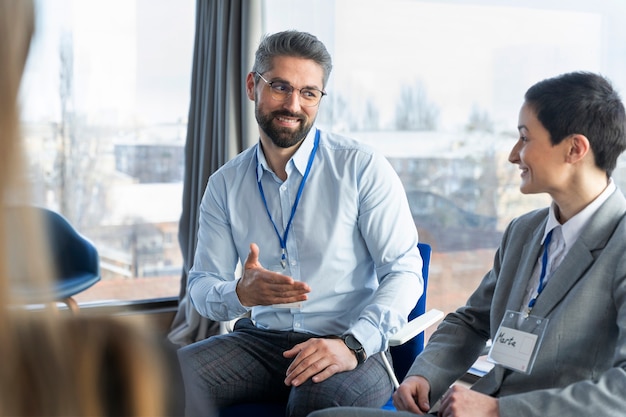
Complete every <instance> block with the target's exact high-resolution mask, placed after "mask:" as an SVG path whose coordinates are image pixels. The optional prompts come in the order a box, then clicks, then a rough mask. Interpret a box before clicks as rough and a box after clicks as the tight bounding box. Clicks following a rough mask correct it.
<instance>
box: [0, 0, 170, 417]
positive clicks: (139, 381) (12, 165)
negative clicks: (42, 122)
mask: <svg viewBox="0 0 626 417" xmlns="http://www.w3.org/2000/svg"><path fill="white" fill-rule="evenodd" d="M34 22H35V10H34V5H33V2H32V0H0V63H1V64H0V208H1V211H0V303H1V307H0V358H2V365H1V366H0V416H51V417H53V416H59V417H60V416H69V415H72V416H94V417H100V416H102V417H106V416H113V415H116V416H146V417H156V416H163V415H165V414H166V404H167V401H166V398H167V397H166V392H165V379H166V375H165V374H166V371H165V369H167V368H165V357H164V352H163V351H162V350H161V347H162V346H160V345H159V344H158V343H156V342H157V341H156V340H153V339H152V336H151V335H150V334H149V333H148V332H147V331H144V330H143V329H140V328H136V327H137V326H134V325H131V323H129V322H120V321H118V320H117V319H114V318H113V317H95V316H86V315H81V316H74V317H73V316H68V315H61V314H58V312H56V311H55V310H54V309H52V308H51V307H44V310H43V311H41V310H37V311H30V310H27V309H25V308H23V307H20V304H21V302H22V301H23V300H19V299H17V296H16V291H14V290H13V284H15V283H16V282H19V283H20V285H24V281H25V280H28V282H27V283H26V285H27V286H37V287H35V288H38V289H42V290H44V291H45V290H46V289H48V288H50V287H51V283H52V282H53V276H52V275H51V272H50V271H51V270H52V268H50V267H49V266H50V265H51V262H50V258H49V253H48V250H47V246H46V245H45V243H44V242H46V239H44V234H43V227H42V223H41V219H37V218H30V217H27V216H29V214H28V213H30V212H31V211H27V212H26V213H20V214H19V215H18V216H17V218H16V217H15V216H11V218H10V219H9V218H8V210H7V205H8V202H9V201H15V200H18V201H21V202H22V201H23V202H25V201H27V200H28V187H27V185H25V184H24V178H25V176H24V175H23V173H24V171H23V166H24V164H23V163H22V162H21V161H22V152H21V147H20V144H21V135H20V117H19V107H18V92H19V88H20V83H21V80H22V74H23V72H24V67H25V63H26V58H27V56H28V51H29V47H30V41H31V38H32V36H33V32H34ZM9 229H10V230H9ZM14 230H18V231H19V233H17V234H15V233H11V234H9V231H11V232H13V231H14ZM9 236H10V237H9ZM18 238H19V243H18V242H16V239H18ZM17 244H20V245H22V246H21V247H20V248H25V250H21V249H18V250H15V247H14V246H15V245H17ZM9 249H11V251H9ZM47 308H50V310H49V311H47V310H46V309H47ZM55 313H56V314H55Z"/></svg>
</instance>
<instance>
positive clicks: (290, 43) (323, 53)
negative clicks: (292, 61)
mask: <svg viewBox="0 0 626 417" xmlns="http://www.w3.org/2000/svg"><path fill="white" fill-rule="evenodd" d="M277 56H291V57H297V58H304V59H310V60H312V61H314V62H315V63H317V64H319V65H320V66H321V67H322V70H323V71H324V86H326V83H327V82H328V77H330V71H331V70H332V68H333V63H332V58H331V57H330V54H329V53H328V51H327V50H326V46H324V44H323V43H322V42H321V41H320V40H319V39H317V38H316V37H315V36H313V35H311V34H310V33H307V32H299V31H296V30H286V31H283V32H277V33H274V34H272V35H265V36H263V38H262V39H261V43H260V44H259V48H258V49H257V51H256V54H255V60H254V66H253V67H252V71H256V72H258V73H259V74H263V73H265V72H267V71H270V70H271V69H272V67H273V58H274V57H277Z"/></svg>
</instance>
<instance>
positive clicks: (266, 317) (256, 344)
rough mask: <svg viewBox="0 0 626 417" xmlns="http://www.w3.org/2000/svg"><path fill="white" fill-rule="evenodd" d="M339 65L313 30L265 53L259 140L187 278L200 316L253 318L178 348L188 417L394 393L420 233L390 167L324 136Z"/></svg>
mask: <svg viewBox="0 0 626 417" xmlns="http://www.w3.org/2000/svg"><path fill="white" fill-rule="evenodd" d="M331 68H332V63H331V57H330V54H329V53H328V51H327V50H326V47H325V46H324V44H323V43H322V42H321V41H319V40H318V39H317V38H316V37H315V36H313V35H311V34H309V33H305V32H299V31H285V32H279V33H275V34H272V35H268V36H265V37H264V38H263V39H262V41H261V43H260V45H259V47H258V49H257V51H256V59H255V63H254V66H253V68H252V71H251V72H250V73H248V75H247V78H246V80H245V82H246V89H247V94H248V98H249V99H250V100H253V101H254V104H255V115H256V119H257V122H258V125H259V140H258V143H257V144H256V145H254V146H252V147H250V148H249V149H247V150H245V151H243V152H242V153H241V154H239V155H238V156H237V157H235V158H234V159H232V160H231V161H229V162H228V163H226V164H225V165H224V166H222V167H221V168H220V169H219V170H218V171H217V172H215V173H214V174H213V175H212V176H211V177H210V179H209V182H208V185H207V188H206V191H205V193H204V196H203V199H202V203H201V206H200V219H199V223H200V229H199V233H198V245H197V249H196V253H195V259H194V265H193V267H192V269H191V271H190V272H189V280H188V281H189V282H188V294H189V296H190V299H191V301H192V302H193V305H194V307H195V308H196V309H197V310H198V312H199V313H200V314H201V315H203V316H206V317H208V318H210V319H212V320H216V321H229V320H233V319H235V318H237V317H240V316H242V315H245V314H250V315H251V317H250V318H242V319H240V320H239V321H237V323H236V324H235V327H234V331H233V332H231V333H228V334H224V335H217V336H213V337H210V338H208V339H206V340H203V341H199V342H196V343H194V344H191V345H189V346H186V347H183V348H181V349H180V350H179V359H180V362H181V366H182V368H183V377H184V379H185V391H186V394H187V407H186V412H187V414H188V416H202V415H203V414H204V410H205V408H206V404H207V403H209V404H210V403H213V404H215V405H216V406H217V407H224V406H228V405H231V404H239V403H246V402H263V401H265V402H279V403H287V415H289V416H301V417H304V416H306V415H307V414H308V413H310V412H311V411H312V410H316V409H321V408H325V407H332V406H336V405H361V406H365V407H380V406H382V405H383V404H385V402H386V401H387V400H388V399H389V397H390V395H391V392H392V390H393V385H392V381H391V379H390V377H389V375H388V374H387V372H386V370H385V366H384V363H383V360H382V358H381V356H380V355H379V354H378V353H379V352H384V351H386V350H387V344H388V342H387V341H388V339H389V337H390V336H391V335H392V334H393V333H394V332H397V331H398V330H399V329H400V328H401V327H402V326H403V325H404V324H405V323H406V322H407V318H408V315H409V313H410V311H411V310H412V309H413V307H415V304H416V303H417V300H418V299H419V297H420V296H421V294H422V291H423V281H422V276H421V268H422V259H421V257H420V254H419V251H418V249H417V231H416V228H415V224H414V223H413V218H412V216H411V212H410V209H409V205H408V201H407V197H406V194H405V192H404V188H403V186H402V183H401V182H400V179H399V177H398V176H397V174H396V173H395V171H393V168H392V167H391V165H390V164H389V162H388V161H387V160H386V159H385V158H384V157H383V156H382V155H379V154H377V153H376V152H373V150H372V149H370V148H368V147H366V146H364V145H362V144H360V143H358V142H357V141H354V140H352V139H349V138H346V137H343V136H339V135H336V134H333V133H329V132H326V131H322V130H320V129H318V128H317V127H316V126H315V120H316V117H317V115H318V111H319V107H320V106H322V105H324V102H323V96H324V95H325V94H326V92H325V86H326V84H327V81H328V77H329V76H330V71H331ZM238 262H241V265H242V266H243V271H242V275H241V276H240V277H239V276H235V274H236V270H237V268H236V267H237V264H238Z"/></svg>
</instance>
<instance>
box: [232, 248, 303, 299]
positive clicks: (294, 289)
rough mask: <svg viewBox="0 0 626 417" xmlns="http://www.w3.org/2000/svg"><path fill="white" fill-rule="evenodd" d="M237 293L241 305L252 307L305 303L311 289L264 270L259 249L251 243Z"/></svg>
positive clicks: (298, 282)
mask: <svg viewBox="0 0 626 417" xmlns="http://www.w3.org/2000/svg"><path fill="white" fill-rule="evenodd" d="M236 291H237V296H238V297H239V301H240V302H241V304H242V305H244V306H246V307H252V306H267V305H272V304H281V303H293V302H297V301H305V300H306V299H307V295H306V294H307V293H308V292H310V291H311V288H310V287H309V286H308V285H307V284H305V283H304V282H300V281H294V279H293V278H291V277H289V276H287V275H283V274H279V273H278V272H272V271H269V270H267V269H265V268H263V265H261V263H260V262H259V247H258V246H257V245H256V244H255V243H251V244H250V253H249V254H248V258H247V259H246V262H245V264H244V270H243V276H242V277H241V279H240V280H239V282H238V283H237V290H236Z"/></svg>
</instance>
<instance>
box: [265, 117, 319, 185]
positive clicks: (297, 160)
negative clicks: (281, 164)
mask: <svg viewBox="0 0 626 417" xmlns="http://www.w3.org/2000/svg"><path fill="white" fill-rule="evenodd" d="M316 132H317V129H316V128H315V127H313V128H312V129H311V130H310V131H309V133H308V134H307V135H306V138H304V140H303V141H302V144H301V145H300V147H299V148H298V150H297V151H296V153H295V154H293V156H292V157H291V159H290V160H289V162H287V174H289V172H290V171H291V164H292V163H293V165H294V166H295V168H296V169H297V170H298V171H299V172H300V174H301V175H304V172H305V171H306V166H307V164H308V162H309V156H310V155H311V151H313V145H314V143H315V134H316ZM256 155H257V161H258V164H257V167H256V170H257V178H261V176H262V175H263V170H266V171H271V169H270V167H269V164H268V163H267V159H265V154H264V153H263V149H262V147H261V141H260V140H259V142H258V143H257V148H256Z"/></svg>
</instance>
